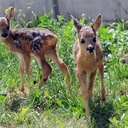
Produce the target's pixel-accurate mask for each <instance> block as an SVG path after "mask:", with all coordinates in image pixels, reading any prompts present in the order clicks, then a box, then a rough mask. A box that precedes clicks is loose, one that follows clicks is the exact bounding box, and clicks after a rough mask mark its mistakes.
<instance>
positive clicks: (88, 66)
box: [71, 15, 105, 117]
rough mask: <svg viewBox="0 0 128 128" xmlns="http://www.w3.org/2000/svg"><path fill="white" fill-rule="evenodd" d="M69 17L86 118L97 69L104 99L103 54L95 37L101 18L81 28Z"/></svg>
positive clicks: (99, 16) (75, 20)
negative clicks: (73, 33) (72, 29)
mask: <svg viewBox="0 0 128 128" xmlns="http://www.w3.org/2000/svg"><path fill="white" fill-rule="evenodd" d="M71 17H72V19H73V22H74V26H75V28H76V30H77V34H78V40H77V41H76V42H75V44H74V46H73V54H74V58H75V63H76V65H77V67H76V75H77V78H78V81H79V83H80V87H81V90H82V96H83V98H84V102H85V110H86V115H87V117H88V116H89V113H90V110H89V105H88V101H89V97H90V96H91V95H92V91H93V85H94V80H95V76H96V71H97V68H98V69H99V72H100V78H101V96H102V99H103V100H104V99H105V88H104V84H103V77H104V71H103V53H102V47H101V44H100V42H99V40H98V38H97V37H96V32H97V30H98V29H99V28H100V26H101V22H102V16H101V15H98V17H97V18H96V19H95V20H94V22H93V23H92V24H91V25H90V26H83V25H81V24H80V23H79V22H78V20H77V19H76V18H74V17H73V16H71Z"/></svg>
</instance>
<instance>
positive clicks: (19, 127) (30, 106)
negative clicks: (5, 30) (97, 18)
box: [0, 10, 128, 128]
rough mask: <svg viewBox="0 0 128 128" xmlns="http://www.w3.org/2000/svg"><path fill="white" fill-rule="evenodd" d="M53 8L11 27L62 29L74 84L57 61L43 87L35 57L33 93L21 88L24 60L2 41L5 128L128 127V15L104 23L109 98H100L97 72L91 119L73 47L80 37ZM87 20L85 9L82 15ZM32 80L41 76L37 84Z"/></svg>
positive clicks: (61, 47)
mask: <svg viewBox="0 0 128 128" xmlns="http://www.w3.org/2000/svg"><path fill="white" fill-rule="evenodd" d="M50 15H51V14H50V13H47V14H45V15H43V16H40V15H35V14H34V12H33V19H32V20H31V21H30V22H27V21H26V15H25V14H23V13H22V10H20V11H19V15H18V16H17V17H16V18H15V20H13V21H12V23H11V25H12V28H21V27H43V28H48V29H49V30H51V31H53V32H54V33H56V34H57V35H58V38H59V41H58V44H57V50H58V52H59V55H60V57H61V58H62V59H63V60H64V62H65V63H66V64H67V65H68V67H69V71H70V75H71V81H72V89H71V90H68V89H67V86H66V82H65V78H64V77H63V75H62V74H61V72H60V70H59V69H58V68H57V67H56V66H55V65H54V63H53V62H52V61H51V60H49V59H48V62H49V63H50V64H51V65H52V74H51V75H50V78H49V79H48V81H47V82H46V84H45V85H44V87H43V89H42V90H39V89H38V83H39V82H38V81H39V79H40V75H41V71H40V68H39V66H38V64H37V62H36V61H35V59H34V58H33V61H32V64H31V80H30V81H28V80H27V77H26V81H25V82H26V85H27V86H28V87H29V88H30V90H29V91H30V94H29V95H21V94H20V93H19V80H20V79H19V73H18V64H19V60H18V58H17V56H16V55H15V54H12V53H10V52H9V51H8V49H7V48H6V47H5V45H4V44H3V43H2V42H0V72H1V75H0V86H1V88H0V115H1V116H0V128H23V127H24V128H86V127H89V128H127V127H128V65H127V64H124V63H122V61H121V58H122V55H123V54H125V53H128V30H126V26H127V24H126V23H125V22H124V21H120V22H119V21H117V22H114V23H111V24H108V25H107V26H105V25H102V26H101V28H100V30H99V32H98V33H97V34H98V37H99V39H100V40H101V43H102V47H103V52H104V68H105V71H104V75H105V77H104V85H105V88H106V98H107V100H106V101H105V102H102V101H101V99H100V80H99V75H97V78H96V81H95V87H94V96H93V97H92V98H91V99H90V101H89V106H90V108H91V119H90V122H88V123H87V121H86V119H85V110H84V103H83V99H82V96H81V91H80V90H79V83H78V82H77V79H76V76H75V72H74V68H75V63H74V59H73V55H72V47H73V44H74V42H75V40H76V38H77V36H76V32H75V28H74V27H73V22H72V20H69V21H68V20H66V19H65V18H64V17H63V16H61V15H60V16H58V17H57V19H56V20H55V19H52V18H50ZM80 22H81V23H82V24H85V25H88V24H89V23H88V22H87V21H86V17H85V15H82V18H81V20H80ZM33 81H37V83H36V84H34V83H33Z"/></svg>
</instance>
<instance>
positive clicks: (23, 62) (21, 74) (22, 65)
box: [18, 55, 25, 92]
mask: <svg viewBox="0 0 128 128" xmlns="http://www.w3.org/2000/svg"><path fill="white" fill-rule="evenodd" d="M18 56H19V59H20V65H19V73H20V90H21V91H22V92H23V91H24V72H25V61H24V58H23V55H18Z"/></svg>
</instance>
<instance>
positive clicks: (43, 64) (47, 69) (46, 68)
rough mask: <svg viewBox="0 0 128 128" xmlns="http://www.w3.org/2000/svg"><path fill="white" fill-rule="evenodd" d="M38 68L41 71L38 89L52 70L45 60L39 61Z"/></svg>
mask: <svg viewBox="0 0 128 128" xmlns="http://www.w3.org/2000/svg"><path fill="white" fill-rule="evenodd" d="M40 66H41V69H42V78H41V81H40V86H39V88H41V87H42V86H43V85H44V83H45V82H46V81H47V79H48V77H49V75H50V74H51V71H52V68H51V67H50V65H49V64H48V63H47V62H46V60H45V59H43V60H41V61H40Z"/></svg>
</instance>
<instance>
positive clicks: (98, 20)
mask: <svg viewBox="0 0 128 128" xmlns="http://www.w3.org/2000/svg"><path fill="white" fill-rule="evenodd" d="M101 23H102V15H101V14H99V15H98V16H97V17H96V19H95V20H94V22H93V23H92V24H91V25H90V26H91V27H92V28H93V29H94V30H95V31H98V29H99V28H100V26H101Z"/></svg>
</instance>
